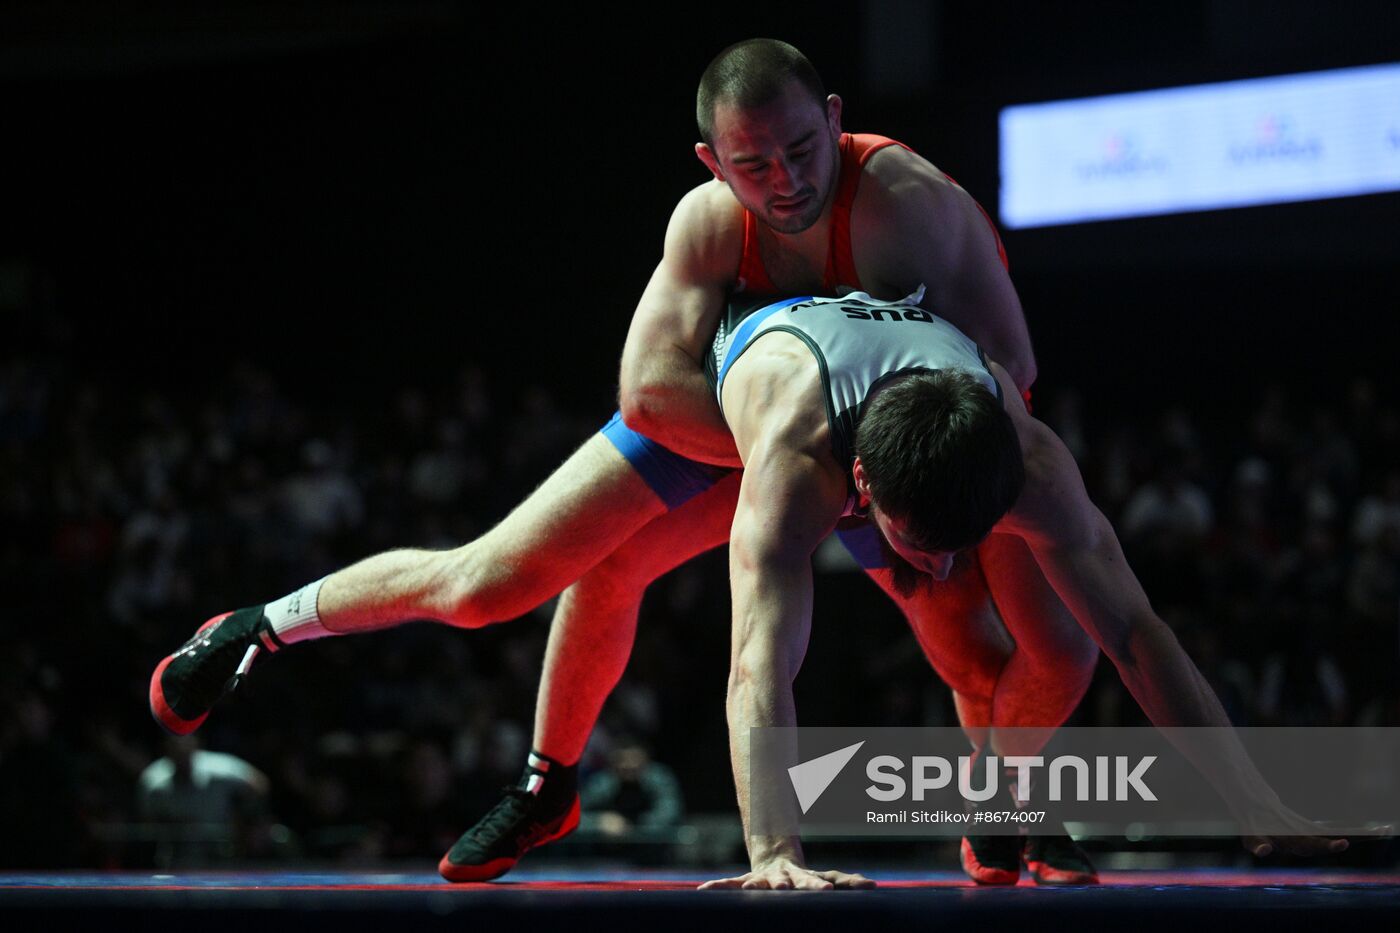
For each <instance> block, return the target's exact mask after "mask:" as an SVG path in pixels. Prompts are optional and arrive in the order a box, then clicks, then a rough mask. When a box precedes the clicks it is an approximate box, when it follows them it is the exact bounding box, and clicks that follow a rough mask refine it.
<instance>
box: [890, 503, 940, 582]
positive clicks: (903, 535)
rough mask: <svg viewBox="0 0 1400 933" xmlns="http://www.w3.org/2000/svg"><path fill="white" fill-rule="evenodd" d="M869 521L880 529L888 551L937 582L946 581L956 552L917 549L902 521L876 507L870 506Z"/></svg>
mask: <svg viewBox="0 0 1400 933" xmlns="http://www.w3.org/2000/svg"><path fill="white" fill-rule="evenodd" d="M870 519H871V521H873V522H874V523H875V527H877V528H879V529H880V534H882V535H884V536H885V541H886V542H887V543H888V544H889V546H890V550H892V551H894V552H895V553H896V554H898V555H899V556H900V557H901V558H903V559H904V561H905V562H906V563H908V564H909V566H910V567H913V568H914V569H915V570H917V571H918V572H919V573H922V574H924V575H926V576H929V577H932V578H933V579H935V580H938V581H939V582H942V581H944V580H946V579H948V574H949V573H950V572H951V571H952V569H953V558H954V557H955V556H957V552H956V551H925V550H923V549H921V548H919V547H918V546H917V545H915V544H913V543H912V542H911V541H910V537H909V534H908V531H907V528H906V526H905V523H904V521H903V520H902V519H898V518H895V517H894V516H893V515H886V514H885V513H884V512H882V511H880V509H879V507H878V506H871V509H870Z"/></svg>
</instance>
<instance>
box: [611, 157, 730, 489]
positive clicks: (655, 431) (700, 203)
mask: <svg viewBox="0 0 1400 933" xmlns="http://www.w3.org/2000/svg"><path fill="white" fill-rule="evenodd" d="M725 191H726V189H724V187H723V186H722V185H720V184H719V183H718V182H709V183H706V184H704V185H701V186H700V187H698V188H696V189H694V190H692V191H691V192H690V193H689V194H687V195H686V196H685V197H684V198H682V199H681V202H680V204H678V205H677V206H676V210H675V212H674V213H673V214H672V215H671V222H670V225H669V226H668V227H667V229H666V246H665V251H664V253H663V255H662V258H661V263H660V264H659V265H658V266H657V267H656V271H655V272H653V273H652V276H651V280H650V281H649V282H648V283H647V287H646V291H644V292H643V293H642V300H641V302H640V303H639V304H638V305H637V310H636V313H635V314H634V315H633V316H632V325H631V327H630V329H629V330H628V332H627V343H626V345H625V346H624V347H623V350H622V368H621V373H620V377H619V383H620V391H619V403H620V406H621V408H622V418H623V420H624V421H625V422H626V423H627V426H628V427H630V428H632V429H633V430H635V431H640V432H642V433H643V434H645V435H646V436H647V437H649V438H651V439H652V440H655V441H657V442H658V443H660V444H662V445H664V446H666V447H668V448H670V449H671V450H673V451H675V452H676V453H679V454H681V455H682V456H686V457H690V458H691V459H692V460H701V461H704V462H706V463H717V464H720V465H721V466H738V465H739V463H738V455H737V453H736V451H735V449H734V440H733V438H732V436H731V435H730V433H729V428H728V426H727V425H726V424H725V423H724V419H723V418H721V417H720V414H719V409H718V407H717V406H716V405H715V401H714V396H713V395H712V394H711V391H710V387H709V384H708V382H707V381H706V379H705V373H704V366H703V360H704V356H705V353H707V352H708V351H709V348H710V343H711V341H712V340H713V339H714V335H715V329H716V328H717V327H718V326H719V318H720V314H721V313H722V312H723V309H724V303H725V300H726V298H727V296H728V293H729V289H730V287H731V286H732V285H733V282H734V276H735V274H736V272H737V270H738V268H739V256H740V253H741V251H742V249H743V216H742V214H741V213H739V210H738V206H737V204H735V203H734V200H733V198H732V197H726V196H725V194H724V192H725Z"/></svg>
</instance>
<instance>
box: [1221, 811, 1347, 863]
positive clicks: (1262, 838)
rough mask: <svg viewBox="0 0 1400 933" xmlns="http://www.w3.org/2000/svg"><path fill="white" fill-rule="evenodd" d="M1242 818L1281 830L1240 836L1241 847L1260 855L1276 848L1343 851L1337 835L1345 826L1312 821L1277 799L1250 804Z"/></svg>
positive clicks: (1297, 851) (1311, 852)
mask: <svg viewBox="0 0 1400 933" xmlns="http://www.w3.org/2000/svg"><path fill="white" fill-rule="evenodd" d="M1242 822H1243V823H1244V824H1245V825H1246V826H1250V825H1255V826H1257V825H1260V824H1261V823H1262V824H1263V825H1267V826H1269V827H1271V828H1272V827H1280V828H1283V829H1284V830H1285V831H1283V832H1273V833H1270V834H1268V835H1252V836H1244V837H1243V842H1244V847H1245V848H1246V849H1248V850H1249V851H1250V852H1252V853H1253V854H1254V855H1257V856H1259V857H1260V858H1263V857H1264V856H1267V855H1271V854H1273V853H1274V852H1280V851H1281V852H1287V853H1289V854H1290V855H1329V854H1335V853H1337V852H1345V851H1346V848H1347V845H1348V843H1347V840H1346V839H1344V838H1341V836H1339V833H1342V834H1345V833H1346V830H1345V829H1343V828H1341V827H1336V826H1324V825H1322V824H1321V823H1317V822H1314V821H1313V820H1310V819H1308V818H1307V817H1305V816H1302V815H1301V814H1299V813H1295V812H1294V811H1293V810H1291V809H1289V808H1288V807H1286V806H1284V805H1283V804H1282V803H1278V802H1275V803H1273V804H1261V805H1259V806H1257V807H1251V808H1250V809H1249V810H1248V811H1247V812H1246V813H1245V814H1243V815H1242Z"/></svg>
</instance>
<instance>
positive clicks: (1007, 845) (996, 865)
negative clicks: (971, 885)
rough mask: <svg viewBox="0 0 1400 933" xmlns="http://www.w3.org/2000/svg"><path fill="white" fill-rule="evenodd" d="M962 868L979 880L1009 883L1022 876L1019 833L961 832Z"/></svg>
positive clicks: (968, 874) (982, 881) (999, 883)
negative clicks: (1008, 834)
mask: <svg viewBox="0 0 1400 933" xmlns="http://www.w3.org/2000/svg"><path fill="white" fill-rule="evenodd" d="M959 857H960V860H961V861H962V868H963V871H965V872H967V876H968V877H969V878H971V879H972V880H973V881H975V882H977V883H978V884H986V885H1012V884H1015V883H1016V882H1018V881H1020V880H1021V837H1020V836H974V835H967V836H963V841H962V846H961V847H960V848H959Z"/></svg>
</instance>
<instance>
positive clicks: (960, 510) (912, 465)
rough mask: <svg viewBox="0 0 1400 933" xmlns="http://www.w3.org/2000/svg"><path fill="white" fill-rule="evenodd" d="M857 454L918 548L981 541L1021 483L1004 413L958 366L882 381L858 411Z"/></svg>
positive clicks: (1012, 430)
mask: <svg viewBox="0 0 1400 933" xmlns="http://www.w3.org/2000/svg"><path fill="white" fill-rule="evenodd" d="M856 454H857V455H858V456H859V457H860V460H861V463H862V465H863V466H864V468H865V474H866V477H867V479H868V480H869V483H870V498H871V500H872V501H873V502H874V504H875V506H876V507H877V508H879V509H880V510H881V511H882V512H884V513H885V514H886V515H890V516H893V517H895V518H898V519H899V520H900V521H902V522H904V523H905V524H906V526H907V530H908V533H909V536H910V538H911V542H910V543H912V544H914V545H916V546H917V547H919V548H920V550H925V551H958V550H962V549H963V548H966V547H970V546H972V545H974V544H976V543H977V542H979V541H981V540H982V539H983V538H985V537H986V536H987V535H988V534H989V533H990V532H991V530H992V526H993V525H995V524H996V523H997V522H998V521H1000V520H1001V518H1002V516H1004V515H1005V514H1006V513H1007V512H1009V511H1010V510H1011V507H1012V506H1013V505H1015V504H1016V498H1017V497H1018V496H1019V495H1020V494H1021V487H1022V486H1024V485H1025V481H1026V473H1025V466H1024V464H1023V463H1022V462H1021V444H1020V441H1018V440H1017V439H1016V427H1015V425H1013V424H1012V423H1011V417H1010V416H1009V415H1007V413H1006V411H1005V410H1004V409H1003V408H1002V405H1001V401H1000V400H999V399H997V397H996V396H994V395H993V394H992V393H991V392H990V391H988V390H987V388H986V386H984V385H983V384H982V383H981V382H979V381H978V380H977V379H976V378H974V377H973V376H972V375H970V374H969V373H965V372H961V371H959V370H952V369H942V370H916V371H914V372H911V373H907V374H902V375H899V376H897V377H895V378H894V379H892V380H891V381H890V382H889V383H887V384H886V385H885V386H884V387H882V388H881V389H880V391H879V392H878V393H876V395H875V397H874V398H873V399H872V400H871V402H870V405H869V406H868V407H867V408H866V410H865V411H864V413H863V414H862V415H861V420H860V425H859V426H858V428H857V429H856Z"/></svg>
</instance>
